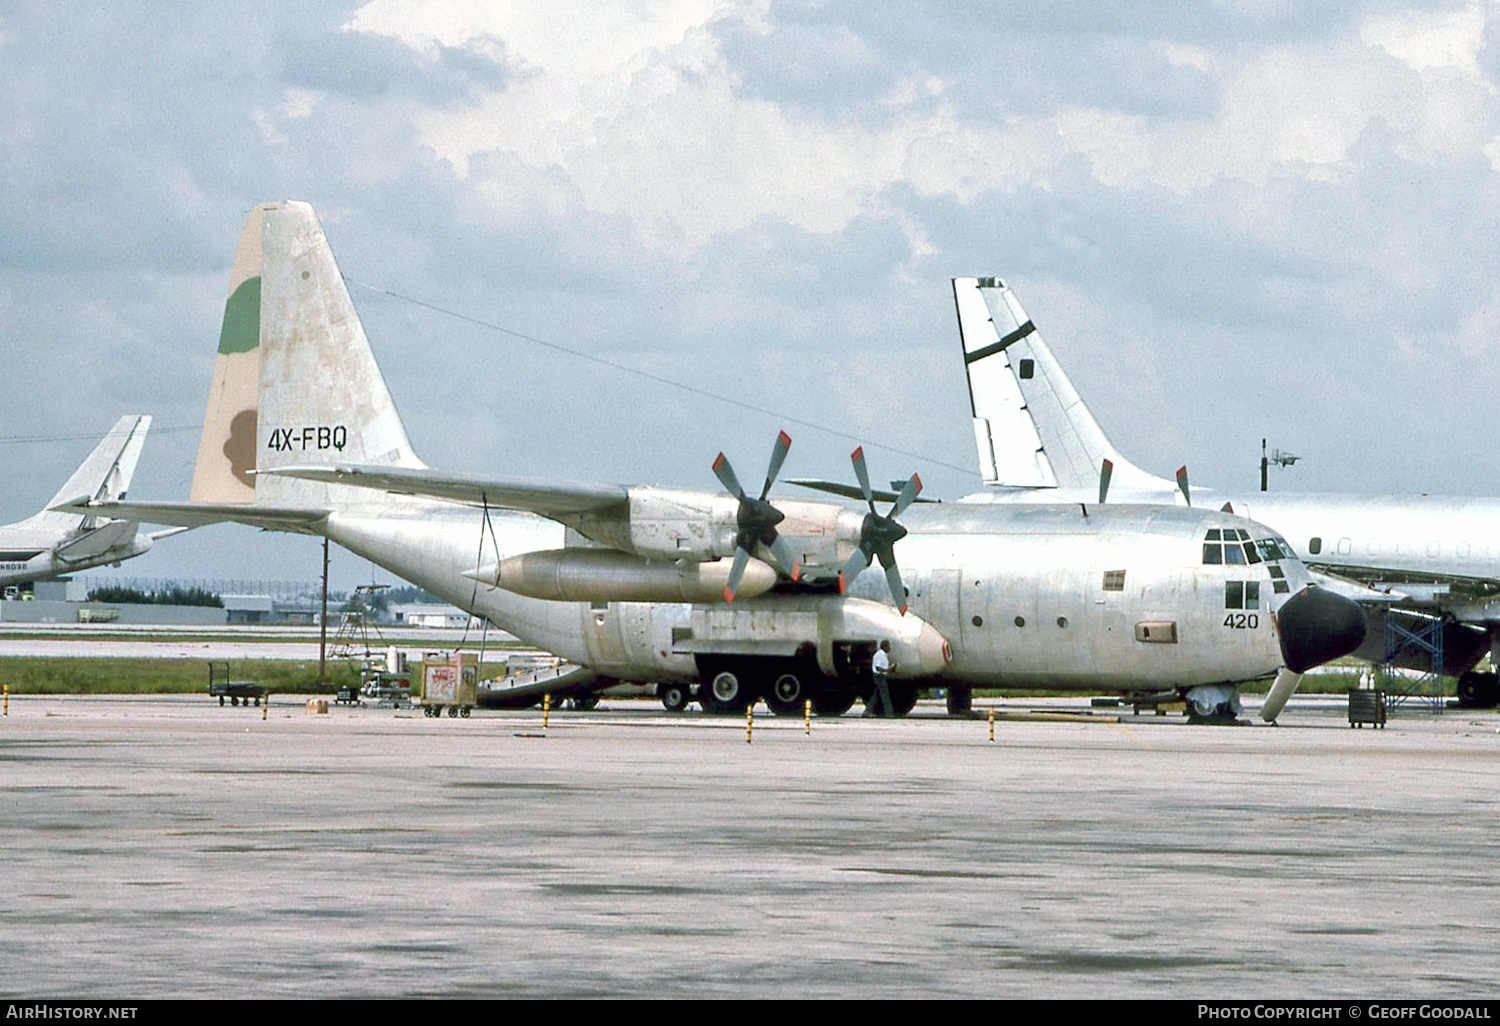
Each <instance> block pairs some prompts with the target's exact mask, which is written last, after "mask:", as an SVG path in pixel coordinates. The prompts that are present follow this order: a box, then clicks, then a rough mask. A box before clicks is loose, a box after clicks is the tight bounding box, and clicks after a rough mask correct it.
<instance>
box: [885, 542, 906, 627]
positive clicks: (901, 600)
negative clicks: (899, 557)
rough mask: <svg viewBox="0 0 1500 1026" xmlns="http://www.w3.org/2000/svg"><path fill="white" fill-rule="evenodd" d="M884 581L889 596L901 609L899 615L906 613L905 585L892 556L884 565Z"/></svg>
mask: <svg viewBox="0 0 1500 1026" xmlns="http://www.w3.org/2000/svg"><path fill="white" fill-rule="evenodd" d="M885 583H886V585H887V586H888V587H889V588H890V589H891V598H892V599H893V600H895V603H896V608H897V609H899V610H901V615H902V616H905V615H906V586H905V585H904V584H902V583H901V571H900V570H898V569H896V560H895V557H894V556H893V557H892V558H891V561H890V562H889V563H887V564H886V566H885Z"/></svg>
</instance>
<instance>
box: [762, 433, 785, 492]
mask: <svg viewBox="0 0 1500 1026" xmlns="http://www.w3.org/2000/svg"><path fill="white" fill-rule="evenodd" d="M791 447H792V436H791V435H789V434H787V433H786V432H785V431H783V432H781V434H779V435H777V436H776V447H775V448H774V449H772V450H771V468H770V469H769V470H767V471H766V486H765V487H764V488H762V489H761V491H760V498H761V501H762V502H764V501H765V499H766V496H767V495H770V494H771V486H772V485H773V484H775V483H776V475H777V474H779V473H781V465H782V464H783V463H785V462H786V454H787V450H789V449H790V448H791Z"/></svg>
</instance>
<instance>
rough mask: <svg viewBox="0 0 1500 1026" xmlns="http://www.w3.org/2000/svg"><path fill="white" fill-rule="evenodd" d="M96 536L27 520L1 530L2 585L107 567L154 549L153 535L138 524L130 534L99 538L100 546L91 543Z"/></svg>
mask: <svg viewBox="0 0 1500 1026" xmlns="http://www.w3.org/2000/svg"><path fill="white" fill-rule="evenodd" d="M106 530H108V528H106ZM92 533H93V532H91V531H89V530H82V529H79V530H73V531H63V530H51V529H47V528H35V527H30V526H28V525H27V524H26V522H24V521H22V522H21V523H17V524H8V525H5V526H3V527H0V585H5V584H19V583H23V582H26V581H39V580H46V579H47V578H49V577H58V576H61V575H62V574H70V573H75V572H77V571H79V570H88V569H90V568H92V567H96V566H107V565H109V564H111V563H118V562H120V561H121V560H125V559H130V558H131V557H133V556H139V555H140V554H142V553H143V552H146V551H148V550H150V548H151V538H150V536H149V535H145V534H140V533H137V532H136V531H135V528H134V525H131V526H130V528H129V530H128V531H123V530H122V531H120V532H115V531H109V533H108V534H105V535H97V537H98V538H99V544H98V545H92V544H91V540H92V539H91V535H92ZM117 535H118V536H117Z"/></svg>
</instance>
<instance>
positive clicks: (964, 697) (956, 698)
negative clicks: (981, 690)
mask: <svg viewBox="0 0 1500 1026" xmlns="http://www.w3.org/2000/svg"><path fill="white" fill-rule="evenodd" d="M973 709H974V692H973V690H972V689H970V688H949V689H948V715H949V716H967V715H969V713H970V712H972V711H973Z"/></svg>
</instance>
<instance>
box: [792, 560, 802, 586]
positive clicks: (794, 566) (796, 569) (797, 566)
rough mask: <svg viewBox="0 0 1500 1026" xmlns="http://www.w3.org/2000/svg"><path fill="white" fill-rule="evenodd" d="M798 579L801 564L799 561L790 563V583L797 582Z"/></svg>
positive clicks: (800, 576) (799, 578) (800, 575)
mask: <svg viewBox="0 0 1500 1026" xmlns="http://www.w3.org/2000/svg"><path fill="white" fill-rule="evenodd" d="M800 580H802V564H801V563H793V564H792V583H793V584H795V583H796V582H798V581H800Z"/></svg>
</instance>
